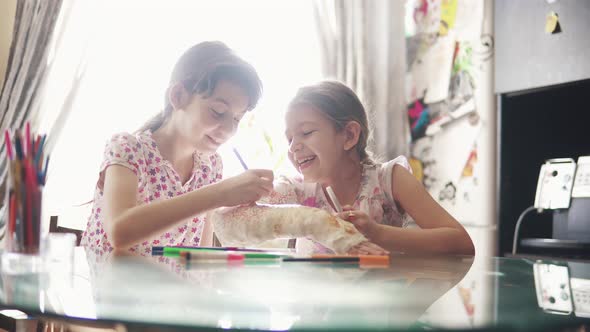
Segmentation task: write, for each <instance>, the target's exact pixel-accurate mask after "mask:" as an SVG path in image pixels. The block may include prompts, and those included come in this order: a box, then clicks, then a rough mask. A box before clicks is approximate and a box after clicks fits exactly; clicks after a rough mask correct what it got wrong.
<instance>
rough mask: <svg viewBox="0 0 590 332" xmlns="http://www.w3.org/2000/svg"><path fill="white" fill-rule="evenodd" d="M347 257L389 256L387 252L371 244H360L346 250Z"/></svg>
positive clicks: (367, 242)
mask: <svg viewBox="0 0 590 332" xmlns="http://www.w3.org/2000/svg"><path fill="white" fill-rule="evenodd" d="M348 254H349V255H389V251H387V250H385V249H383V248H381V247H380V246H378V245H376V244H374V243H373V242H369V241H366V242H361V243H359V244H357V245H356V246H354V247H352V248H350V249H349V250H348Z"/></svg>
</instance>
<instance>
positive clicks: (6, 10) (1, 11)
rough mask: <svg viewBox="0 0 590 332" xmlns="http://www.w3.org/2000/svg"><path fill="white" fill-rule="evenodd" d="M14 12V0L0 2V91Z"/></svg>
mask: <svg viewBox="0 0 590 332" xmlns="http://www.w3.org/2000/svg"><path fill="white" fill-rule="evenodd" d="M15 11H16V0H2V1H0V89H2V85H3V84H4V75H5V73H6V65H7V62H8V53H9V52H10V43H11V42H12V29H13V25H14V14H15Z"/></svg>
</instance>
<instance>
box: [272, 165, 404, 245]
mask: <svg viewBox="0 0 590 332" xmlns="http://www.w3.org/2000/svg"><path fill="white" fill-rule="evenodd" d="M395 165H400V166H402V167H404V168H406V169H407V170H408V171H410V172H411V171H412V169H411V168H410V165H409V163H408V160H407V159H406V157H404V156H399V157H397V158H395V159H393V160H390V161H389V162H386V163H383V164H374V165H367V164H364V165H363V171H362V175H361V186H360V188H359V192H358V193H357V196H356V199H355V202H354V205H353V207H354V209H356V210H361V211H363V212H365V213H367V214H368V215H369V216H370V217H371V218H373V220H375V221H376V222H377V223H380V224H385V225H390V226H396V227H412V226H415V223H414V221H413V220H412V218H411V217H410V216H409V215H408V214H407V213H405V212H404V211H403V210H402V209H401V208H400V207H399V206H398V204H397V203H396V202H395V200H394V198H393V193H392V179H391V177H392V171H393V167H394V166H395ZM394 185H395V184H394ZM275 191H276V193H275V194H273V195H271V197H269V198H268V199H267V201H266V203H270V204H288V203H290V204H301V205H305V206H311V207H317V208H320V209H324V210H326V211H329V212H332V213H336V211H335V210H334V208H332V206H331V205H330V203H329V202H328V199H327V198H326V196H325V194H324V190H323V189H322V186H321V185H320V184H318V183H306V182H303V179H302V177H300V176H298V177H295V178H286V177H281V178H279V179H278V180H277V181H276V182H275ZM297 251H298V252H300V253H305V254H307V253H310V252H320V253H330V252H331V251H330V250H329V249H328V248H325V247H323V246H322V245H320V244H319V243H315V242H314V243H312V241H311V240H307V239H297Z"/></svg>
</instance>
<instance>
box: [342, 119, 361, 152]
mask: <svg viewBox="0 0 590 332" xmlns="http://www.w3.org/2000/svg"><path fill="white" fill-rule="evenodd" d="M344 135H345V137H346V140H345V141H344V150H346V151H348V150H350V149H352V148H354V147H355V146H356V144H357V143H358V142H359V137H360V136H361V125H360V124H359V123H358V122H356V121H349V122H348V123H347V124H346V126H344Z"/></svg>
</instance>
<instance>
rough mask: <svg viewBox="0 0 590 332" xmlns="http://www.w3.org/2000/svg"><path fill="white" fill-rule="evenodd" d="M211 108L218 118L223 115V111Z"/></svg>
mask: <svg viewBox="0 0 590 332" xmlns="http://www.w3.org/2000/svg"><path fill="white" fill-rule="evenodd" d="M209 110H210V111H211V113H213V116H215V117H216V118H220V117H221V116H223V113H220V112H217V111H216V110H215V109H213V108H210V109H209Z"/></svg>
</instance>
